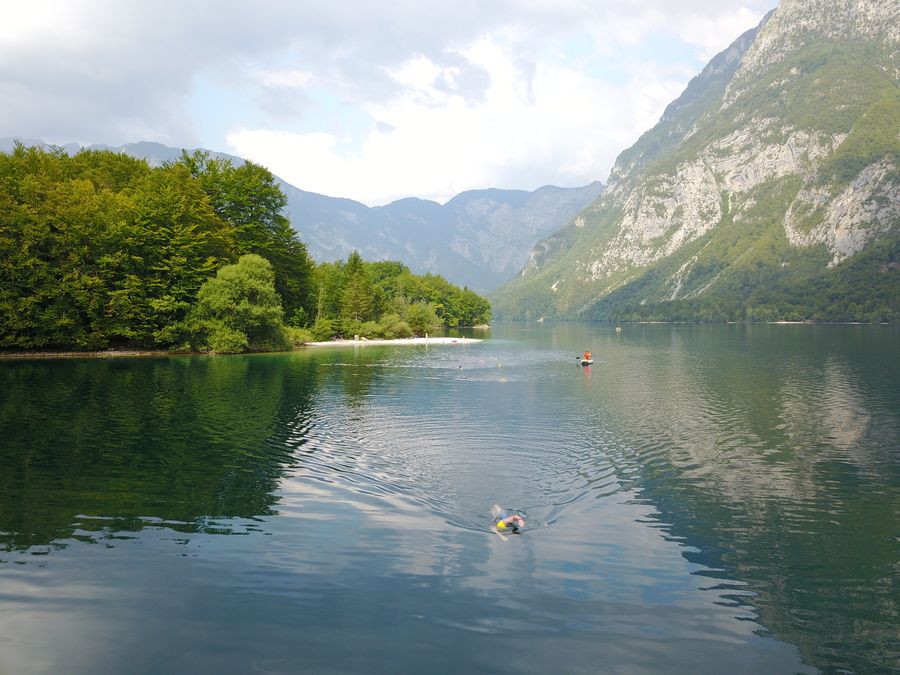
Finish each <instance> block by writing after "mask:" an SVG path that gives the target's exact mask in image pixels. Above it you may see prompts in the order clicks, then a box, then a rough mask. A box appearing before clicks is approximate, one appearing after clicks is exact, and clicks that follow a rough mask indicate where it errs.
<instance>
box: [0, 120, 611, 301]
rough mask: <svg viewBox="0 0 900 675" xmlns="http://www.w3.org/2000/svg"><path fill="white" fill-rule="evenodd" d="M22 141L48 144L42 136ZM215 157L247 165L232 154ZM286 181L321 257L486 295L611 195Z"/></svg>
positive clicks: (139, 148) (302, 230)
mask: <svg viewBox="0 0 900 675" xmlns="http://www.w3.org/2000/svg"><path fill="white" fill-rule="evenodd" d="M15 140H16V139H12V138H3V139H0V152H9V151H10V150H11V149H12V148H13V145H14V142H15ZM22 142H23V143H25V144H26V145H44V143H43V142H42V141H40V140H36V139H22ZM62 147H63V149H64V150H65V151H66V152H67V153H70V154H73V153H76V152H78V151H79V150H81V149H82V146H80V145H78V144H77V143H70V144H67V145H64V146H62ZM87 148H88V149H92V150H111V151H113V152H123V153H126V154H128V155H131V156H133V157H138V158H141V159H146V160H147V161H148V162H149V163H150V164H151V165H154V166H156V165H160V164H162V163H163V162H169V161H176V160H177V159H178V158H179V157H180V156H181V149H180V148H173V147H169V146H166V145H163V144H160V143H150V142H141V143H128V144H125V145H122V146H108V145H91V146H87ZM210 154H211V155H212V156H214V157H220V158H225V159H228V160H230V161H232V162H236V163H241V162H243V161H244V160H243V159H242V158H240V157H236V156H234V155H228V154H226V153H220V152H212V151H210ZM279 182H280V185H281V188H282V190H283V191H284V193H285V195H286V196H287V198H288V205H287V213H286V215H287V217H288V218H289V219H290V220H291V223H292V225H293V227H294V229H295V230H296V231H297V232H298V234H299V235H300V238H301V239H302V240H303V241H304V242H305V243H306V245H307V247H308V248H309V252H310V253H311V254H312V256H313V257H314V258H315V259H316V260H318V261H334V260H339V259H344V258H346V257H347V255H349V253H350V252H351V251H353V250H358V251H359V252H360V254H361V255H362V256H363V258H365V259H367V260H383V259H390V260H400V261H402V262H404V263H405V264H407V265H408V266H409V267H410V268H411V269H412V270H413V271H414V272H416V273H428V272H430V273H434V274H440V275H442V276H444V277H445V278H447V279H448V280H449V281H451V282H453V283H457V284H460V285H465V286H468V287H470V288H472V289H473V290H476V291H480V292H483V291H486V290H491V289H493V288H496V287H497V286H499V285H500V284H501V283H503V282H505V281H507V280H509V279H510V278H511V277H512V276H514V275H515V274H516V272H517V271H518V270H519V269H521V267H522V265H524V264H525V262H526V260H527V259H528V254H529V251H530V250H531V248H532V247H533V246H534V245H535V243H537V242H538V241H539V240H540V239H542V238H543V237H545V236H547V235H548V234H550V233H552V232H555V231H556V230H558V229H559V228H561V227H562V226H563V225H565V224H566V223H567V222H568V221H570V220H571V219H572V218H573V217H574V216H575V215H576V214H577V213H578V212H579V211H581V210H582V209H583V208H584V207H586V206H587V205H588V204H590V203H591V202H593V201H594V200H595V199H596V198H597V197H598V196H599V195H600V193H601V192H602V190H603V185H602V184H601V183H599V182H594V183H591V184H590V185H587V186H584V187H580V188H561V187H554V186H545V187H542V188H539V189H537V190H534V191H525V190H501V189H496V188H491V189H485V190H470V191H467V192H463V193H461V194H458V195H456V196H455V197H453V198H452V199H451V200H450V201H449V202H447V203H446V204H443V205H441V204H438V203H437V202H433V201H428V200H423V199H416V198H407V199H401V200H398V201H395V202H392V203H390V204H387V205H385V206H376V207H369V206H366V205H365V204H362V203H360V202H356V201H353V200H351V199H343V198H339V197H328V196H325V195H320V194H316V193H314V192H307V191H305V190H301V189H299V188H297V187H295V186H293V185H291V184H290V183H287V182H285V181H284V180H282V179H280V178H279Z"/></svg>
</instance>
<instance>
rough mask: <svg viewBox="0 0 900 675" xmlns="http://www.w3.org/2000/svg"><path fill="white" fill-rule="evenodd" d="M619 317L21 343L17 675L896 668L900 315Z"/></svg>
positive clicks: (5, 383) (6, 468)
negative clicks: (703, 319)
mask: <svg viewBox="0 0 900 675" xmlns="http://www.w3.org/2000/svg"><path fill="white" fill-rule="evenodd" d="M613 328H614V327H613V326H610V325H607V324H552V325H551V324H544V325H540V324H519V325H515V324H500V325H498V326H495V327H494V328H493V329H492V330H491V331H490V332H489V333H487V335H486V337H487V339H486V340H485V341H483V342H480V343H467V344H463V343H459V344H453V345H441V346H430V347H411V346H403V347H382V346H367V347H363V348H353V347H350V348H321V349H307V350H303V351H300V352H295V353H291V354H277V355H252V356H232V357H214V358H206V357H196V358H186V357H173V358H141V359H116V360H89V359H76V360H59V361H55V360H37V361H31V360H29V361H0V674H2V675H6V674H7V673H17V674H18V673H74V674H79V673H92V674H93V673H121V672H129V673H160V672H166V673H199V672H216V673H299V672H303V673H401V672H429V673H442V672H445V673H463V672H465V673H469V672H472V673H474V672H490V673H551V672H552V673H597V672H604V673H658V672H667V673H759V672H772V673H782V672H784V673H794V672H816V671H818V670H821V671H824V672H851V673H873V672H887V671H891V670H893V669H900V641H898V615H897V614H898V598H900V595H898V592H897V580H898V571H900V563H898V560H900V555H898V554H900V526H898V525H900V454H898V453H900V363H898V357H897V354H898V353H900V352H898V346H900V333H898V330H897V329H896V328H889V327H869V326H858V327H856V326H687V325H685V326H664V325H625V326H624V327H623V330H622V332H621V333H616V332H615V331H614V329H613ZM584 349H590V350H591V351H592V352H593V353H594V358H595V363H594V365H593V366H590V367H587V368H582V367H581V366H580V363H579V361H578V360H576V358H575V357H576V355H578V354H580V353H581V352H582V351H583V350H584ZM493 503H500V504H503V505H507V506H509V507H514V508H517V509H520V510H522V511H523V512H525V514H526V519H527V521H528V523H527V527H526V530H525V533H524V534H523V535H521V536H509V537H507V538H506V539H503V538H501V537H499V536H497V535H496V534H495V533H492V532H491V531H490V522H491V521H490V508H491V505H492V504H493Z"/></svg>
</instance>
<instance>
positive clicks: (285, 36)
mask: <svg viewBox="0 0 900 675" xmlns="http://www.w3.org/2000/svg"><path fill="white" fill-rule="evenodd" d="M776 4H777V2H776V0H715V1H713V0H629V1H628V2H623V1H622V0H478V1H476V0H453V1H452V2H442V1H441V2H439V1H434V2H431V1H429V0H387V1H386V2H381V3H373V2H371V1H370V0H330V1H328V2H322V1H318V0H317V1H312V0H306V1H302V0H299V1H298V0H295V1H293V2H289V1H287V0H284V1H274V0H254V2H245V1H237V0H235V1H231V0H208V1H207V0H154V1H152V2H151V1H149V0H146V1H144V0H142V1H138V0H57V1H49V0H29V1H28V2H21V0H0V13H2V14H0V15H2V16H3V21H2V22H0V101H2V102H3V103H2V105H0V137H18V138H25V139H41V140H43V141H45V142H48V143H54V144H65V143H71V142H77V143H81V144H82V145H89V144H95V143H101V144H108V145H121V144H124V143H134V142H138V141H156V142H160V143H165V144H167V145H171V146H175V147H185V148H195V147H204V148H208V149H211V150H215V151H221V152H228V153H231V154H235V155H238V156H241V157H244V158H247V159H250V160H253V161H255V162H257V163H259V164H262V165H264V166H266V167H268V168H269V169H270V170H272V171H273V172H274V173H275V174H277V175H278V176H280V177H281V178H283V179H284V180H286V181H287V182H289V183H291V184H293V185H295V186H296V187H299V188H301V189H303V190H308V191H311V192H318V193H321V194H325V195H329V196H333V197H347V198H350V199H355V200H357V201H361V202H363V203H365V204H368V205H379V204H385V203H388V202H390V201H393V200H395V199H399V198H403V197H420V198H423V199H433V200H435V201H438V202H441V203H443V202H445V201H447V200H448V199H449V198H450V197H452V196H454V195H455V194H458V193H459V192H462V191H464V190H467V189H473V188H487V187H498V188H510V189H525V190H533V189H536V188H538V187H540V186H542V185H560V186H566V187H575V186H581V185H586V184H588V183H590V182H592V181H595V180H602V181H606V178H607V176H608V174H609V171H610V169H611V168H612V165H613V162H614V161H615V158H616V156H617V155H618V154H619V153H620V152H621V151H622V150H625V149H626V148H627V147H629V146H630V145H631V144H632V143H634V142H635V141H636V140H637V139H638V137H639V136H640V135H641V133H643V132H644V131H646V130H647V129H649V128H650V127H652V126H653V124H655V123H656V121H657V120H658V119H659V117H660V115H661V114H662V112H663V110H664V109H665V107H666V105H667V104H668V103H669V102H670V101H672V100H673V99H675V98H677V97H678V95H679V94H680V93H681V92H682V91H683V90H684V87H685V86H686V85H687V83H688V82H689V81H690V79H691V78H692V77H693V76H695V75H697V74H698V73H699V72H700V70H701V69H702V68H703V66H704V65H705V64H706V63H707V62H708V61H709V59H710V58H711V57H713V56H714V55H715V54H716V53H718V52H719V51H721V50H722V49H724V48H726V47H727V46H728V45H729V44H730V43H731V42H732V41H734V40H735V39H736V38H737V37H738V36H739V35H740V34H741V33H743V32H744V31H746V30H749V29H750V28H753V27H754V26H756V25H757V24H758V23H759V21H760V20H761V19H762V17H763V15H764V14H765V13H766V12H767V11H769V10H770V9H772V8H773V7H774V6H775V5H776Z"/></svg>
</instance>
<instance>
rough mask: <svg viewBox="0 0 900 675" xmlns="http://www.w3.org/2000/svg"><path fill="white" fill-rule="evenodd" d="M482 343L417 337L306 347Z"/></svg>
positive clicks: (476, 339)
mask: <svg viewBox="0 0 900 675" xmlns="http://www.w3.org/2000/svg"><path fill="white" fill-rule="evenodd" d="M470 342H481V339H479V338H467V337H415V338H394V339H390V340H388V339H381V338H375V339H371V340H369V339H366V338H360V339H359V340H329V341H327V342H304V343H303V346H305V347H366V346H369V345H449V344H469V343H470Z"/></svg>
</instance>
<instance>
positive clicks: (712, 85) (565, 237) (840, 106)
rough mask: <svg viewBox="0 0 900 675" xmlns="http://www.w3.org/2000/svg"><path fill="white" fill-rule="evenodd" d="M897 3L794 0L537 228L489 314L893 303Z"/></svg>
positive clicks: (899, 290)
mask: <svg viewBox="0 0 900 675" xmlns="http://www.w3.org/2000/svg"><path fill="white" fill-rule="evenodd" d="M898 83H900V5H898V4H897V3H892V2H884V1H881V0H783V1H782V3H781V5H780V6H779V7H778V9H777V10H774V11H773V12H771V13H770V14H769V15H767V16H766V17H765V19H764V20H763V21H762V23H761V24H760V25H759V26H758V27H757V28H756V29H754V30H751V31H749V32H747V33H745V34H744V35H742V36H741V37H740V38H738V39H737V40H736V41H735V42H734V44H732V45H731V46H730V47H729V48H728V49H726V50H725V51H724V52H722V53H721V54H719V55H718V56H716V57H715V58H714V59H713V60H712V61H711V62H710V63H709V64H708V65H707V66H706V68H705V69H704V70H703V71H702V73H700V75H698V76H697V77H696V78H694V80H693V81H691V83H690V84H689V85H688V87H687V89H686V90H685V91H684V93H683V94H682V95H681V96H680V97H679V98H678V99H677V100H676V101H674V102H673V103H672V104H671V105H669V107H668V108H667V109H666V111H665V114H664V115H663V116H662V118H661V119H660V121H659V123H658V124H657V125H656V126H655V127H654V128H653V129H651V130H650V131H648V132H647V133H645V134H644V135H643V136H642V137H641V138H640V139H639V140H638V142H637V143H635V145H634V146H632V147H631V148H629V149H628V150H626V151H625V152H623V153H622V154H621V155H620V156H619V158H618V159H617V161H616V165H615V167H614V169H613V171H612V172H611V174H610V180H609V184H608V186H607V188H606V190H605V191H604V193H603V195H602V196H601V197H600V198H599V199H598V200H597V201H596V202H595V203H594V204H592V205H591V206H590V207H588V208H587V209H586V210H585V211H583V212H582V213H581V214H580V215H579V216H578V217H576V218H575V219H573V221H572V222H571V223H569V224H568V225H567V226H566V227H565V228H564V229H562V230H561V231H559V232H557V233H556V234H554V235H553V236H551V237H549V238H547V239H545V240H543V241H542V242H540V243H539V244H538V245H537V246H536V247H535V248H534V250H533V251H532V252H531V255H530V258H529V261H528V263H527V264H526V265H525V266H524V267H523V269H522V270H521V272H520V274H519V276H518V277H517V279H515V280H514V281H512V282H511V283H510V284H508V285H506V286H504V287H503V288H501V289H499V290H498V291H497V292H496V293H495V297H494V300H495V314H498V315H500V316H507V317H522V318H529V317H530V318H538V317H540V316H546V317H548V318H549V317H587V318H605V317H620V318H735V319H739V318H753V319H776V318H795V319H799V318H822V319H863V320H877V319H879V318H900V306H898V303H900V88H898Z"/></svg>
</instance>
